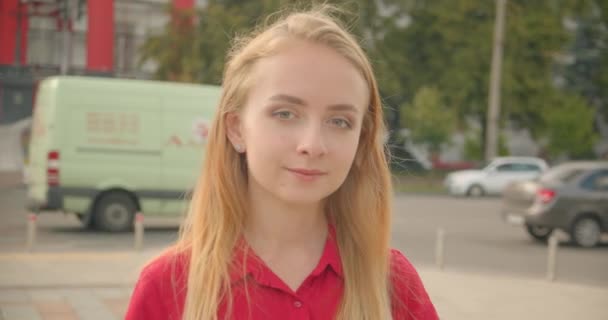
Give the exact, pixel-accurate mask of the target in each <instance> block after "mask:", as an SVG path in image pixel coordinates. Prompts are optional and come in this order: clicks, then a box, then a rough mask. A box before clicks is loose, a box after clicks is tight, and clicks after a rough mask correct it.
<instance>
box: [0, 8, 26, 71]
mask: <svg viewBox="0 0 608 320" xmlns="http://www.w3.org/2000/svg"><path fill="white" fill-rule="evenodd" d="M0 1H1V0H0ZM20 14H21V18H20V19H21V20H20V21H21V51H20V52H21V57H19V59H20V60H21V64H22V65H24V64H26V63H27V34H28V31H29V29H30V21H29V19H28V15H27V5H21V8H20Z"/></svg>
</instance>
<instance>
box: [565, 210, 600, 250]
mask: <svg viewBox="0 0 608 320" xmlns="http://www.w3.org/2000/svg"><path fill="white" fill-rule="evenodd" d="M570 235H571V236H572V239H573V240H574V242H576V244H577V245H579V246H581V247H585V248H591V247H595V246H596V245H597V244H598V243H599V242H600V238H601V236H602V229H601V227H600V224H599V222H598V221H597V220H596V219H594V218H592V217H588V216H587V217H582V218H579V219H577V220H576V222H575V223H574V225H573V226H572V230H571V232H570Z"/></svg>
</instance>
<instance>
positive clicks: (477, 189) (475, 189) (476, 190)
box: [467, 184, 486, 197]
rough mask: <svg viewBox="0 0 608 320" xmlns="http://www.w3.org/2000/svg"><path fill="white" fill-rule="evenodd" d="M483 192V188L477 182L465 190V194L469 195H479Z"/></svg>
mask: <svg viewBox="0 0 608 320" xmlns="http://www.w3.org/2000/svg"><path fill="white" fill-rule="evenodd" d="M485 193H486V192H485V191H484V190H483V188H482V187H481V186H480V185H478V184H474V185H472V186H471V187H469V189H468V190H467V196H469V197H481V196H483V195H484V194H485Z"/></svg>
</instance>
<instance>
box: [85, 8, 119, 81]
mask: <svg viewBox="0 0 608 320" xmlns="http://www.w3.org/2000/svg"><path fill="white" fill-rule="evenodd" d="M87 15H88V30H87V70H88V71H93V72H112V71H113V70H114V0H87Z"/></svg>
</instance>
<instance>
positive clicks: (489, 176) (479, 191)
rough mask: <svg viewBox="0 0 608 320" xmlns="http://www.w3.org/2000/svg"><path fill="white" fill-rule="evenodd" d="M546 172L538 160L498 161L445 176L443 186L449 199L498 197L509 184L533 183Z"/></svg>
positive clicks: (510, 158)
mask: <svg viewBox="0 0 608 320" xmlns="http://www.w3.org/2000/svg"><path fill="white" fill-rule="evenodd" d="M547 169H548V166H547V163H546V162H545V161H544V160H543V159H540V158H534V157H499V158H496V159H494V160H493V161H492V162H490V164H488V165H487V166H486V167H485V168H483V169H480V170H460V171H455V172H452V173H450V174H448V175H447V176H446V178H445V181H444V186H445V188H446V189H447V190H448V192H449V193H450V194H452V195H460V196H463V195H464V196H471V197H479V196H483V195H490V194H494V195H499V194H501V193H502V191H503V190H504V188H505V187H507V185H509V184H510V183H512V182H516V181H526V180H533V179H535V178H537V177H538V176H540V175H541V174H542V173H543V172H544V171H546V170H547Z"/></svg>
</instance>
